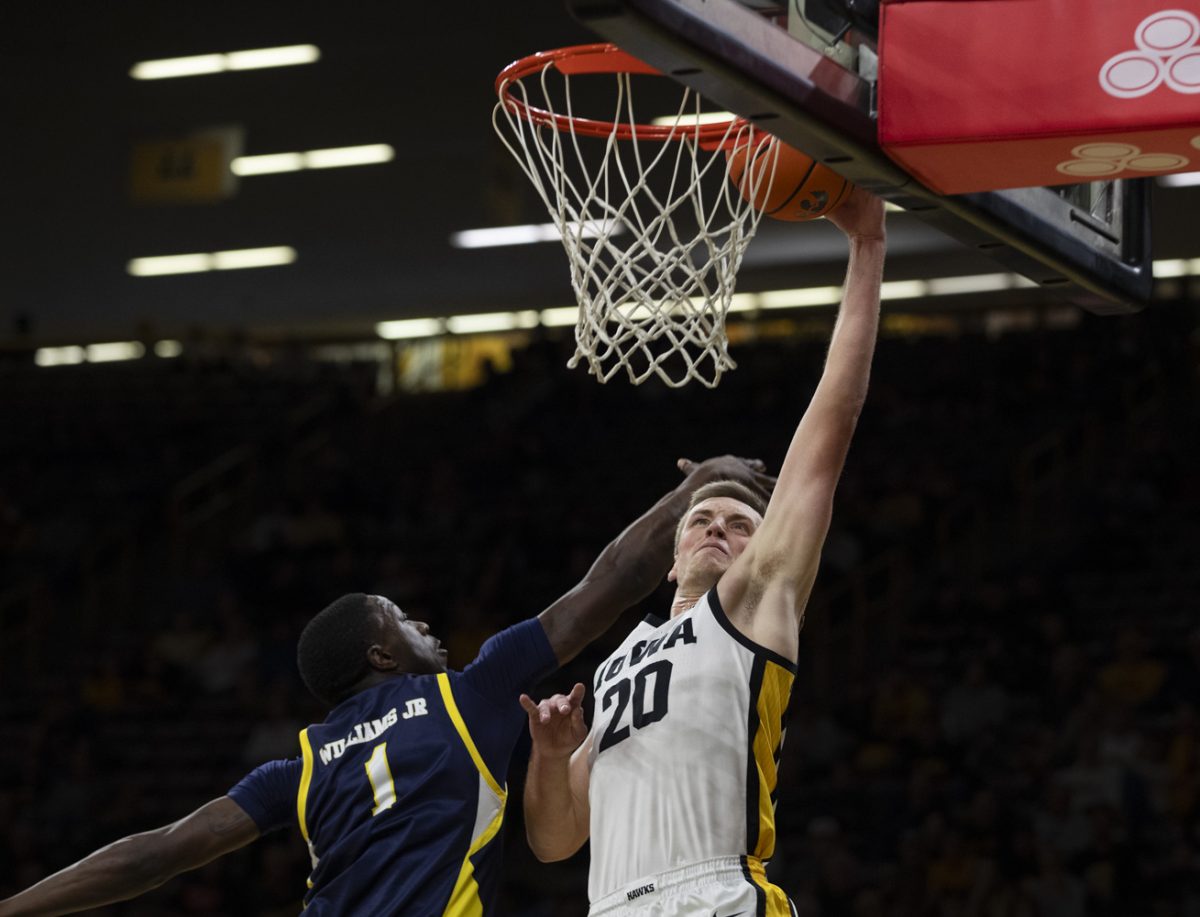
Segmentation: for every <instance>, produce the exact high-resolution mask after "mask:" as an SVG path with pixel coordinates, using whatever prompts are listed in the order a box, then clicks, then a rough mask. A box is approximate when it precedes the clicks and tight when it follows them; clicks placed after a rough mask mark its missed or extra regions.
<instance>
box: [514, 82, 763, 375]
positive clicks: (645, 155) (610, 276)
mask: <svg viewBox="0 0 1200 917" xmlns="http://www.w3.org/2000/svg"><path fill="white" fill-rule="evenodd" d="M587 79H588V80H589V81H591V82H593V83H594V82H595V81H597V80H615V82H616V97H617V98H616V105H615V115H614V117H613V118H612V119H611V120H612V130H611V131H610V132H609V133H608V134H607V135H606V136H603V137H596V136H593V135H584V134H583V133H582V132H577V131H576V129H575V125H576V116H575V114H574V112H573V107H572V106H573V103H572V95H571V93H572V86H571V77H570V76H569V75H566V74H564V73H561V72H559V71H558V70H557V69H556V68H555V67H554V66H553V65H552V64H547V65H546V66H545V67H544V68H542V69H541V71H540V73H538V74H537V75H535V76H530V77H526V78H525V79H517V80H514V81H512V82H511V83H505V84H504V86H505V87H506V88H507V91H508V93H509V94H510V95H511V98H512V99H513V100H516V101H517V102H519V103H521V104H520V105H517V104H513V102H512V101H509V102H507V103H506V102H505V101H504V92H503V91H502V92H501V102H500V103H499V104H498V105H497V106H496V109H495V111H494V113H493V119H492V120H493V124H494V125H495V128H496V132H497V133H498V134H499V135H500V139H501V140H502V141H503V142H504V144H505V146H507V147H508V149H509V151H510V152H511V153H512V154H513V156H514V157H515V158H516V160H517V162H518V163H519V164H520V166H521V168H522V170H523V171H524V172H525V174H526V175H527V176H528V177H529V179H530V181H531V182H532V183H533V186H534V188H535V189H536V190H537V193H538V194H539V196H540V197H541V199H542V201H543V202H544V203H545V205H546V209H547V210H548V211H549V213H550V217H551V219H552V220H553V221H554V224H555V225H556V227H557V228H558V230H559V232H560V234H561V235H562V240H563V245H564V247H565V248H566V251H567V256H568V258H569V259H570V264H571V285H572V287H573V288H574V290H575V296H576V299H577V301H578V303H579V317H578V321H577V323H576V326H575V343H576V349H575V355H574V356H573V357H572V358H571V360H570V362H569V363H568V365H569V366H572V367H574V366H578V365H579V363H580V362H582V361H586V363H587V366H588V371H589V372H590V373H592V374H594V375H595V376H596V377H597V378H598V379H599V380H600V381H601V382H607V381H608V380H610V379H611V378H612V377H613V376H614V375H616V374H617V373H619V372H620V371H621V370H624V371H625V372H626V373H627V374H628V376H629V379H630V381H631V382H632V383H633V384H635V385H638V384H640V383H642V382H644V381H645V380H646V379H648V378H650V377H651V376H657V377H659V378H660V379H662V381H664V382H665V383H666V384H667V385H669V386H671V387H673V388H677V387H679V386H682V385H684V384H686V383H687V382H689V381H690V380H692V379H696V380H698V381H700V382H701V383H703V384H704V385H706V386H708V387H709V388H712V387H715V386H716V385H717V383H718V382H719V381H720V378H721V374H722V373H724V372H725V371H727V370H730V369H734V368H735V366H736V364H735V363H734V361H733V359H732V358H731V357H730V355H729V342H728V338H727V336H726V330H725V322H726V318H727V316H728V314H729V311H730V307H731V305H732V303H733V294H734V283H735V277H736V275H737V271H738V268H739V266H740V265H741V262H742V256H743V254H744V253H745V250H746V246H747V245H748V244H749V242H750V239H751V238H752V237H753V236H754V233H755V230H756V229H757V228H758V221H759V220H760V219H761V216H762V215H761V213H759V212H758V211H756V210H755V209H754V208H753V207H752V206H751V205H750V204H749V203H748V202H747V201H748V200H756V199H760V198H759V193H760V190H761V191H762V192H763V193H764V194H765V193H767V192H768V190H769V186H770V181H771V179H772V176H773V172H774V163H773V161H772V162H763V163H760V164H759V166H756V167H755V168H750V169H746V170H745V172H744V174H743V175H741V176H740V181H741V185H742V191H743V192H744V193H739V189H738V187H736V186H735V185H734V184H733V183H732V182H730V181H728V180H727V179H728V174H729V163H728V160H727V157H726V155H725V153H724V150H725V149H736V148H739V147H741V146H742V145H744V144H745V145H749V149H751V150H754V149H757V148H758V143H759V142H760V140H762V139H765V137H766V135H765V134H764V133H762V132H761V131H756V130H755V129H754V128H753V127H752V126H751V125H750V124H748V123H747V122H745V121H741V120H736V121H732V122H731V123H730V124H728V126H727V127H725V128H724V135H723V136H722V135H721V134H720V133H719V132H718V133H717V134H716V136H717V137H718V138H719V140H718V141H713V140H712V139H711V138H712V137H713V128H712V127H711V126H709V127H708V128H707V130H706V131H705V132H704V133H703V134H702V133H701V130H700V128H699V126H698V125H699V124H700V123H701V120H702V119H701V117H700V112H701V99H700V97H699V96H698V95H696V94H695V93H694V92H692V91H691V90H683V99H682V101H681V102H680V103H679V106H678V109H677V110H676V111H675V113H674V116H673V117H674V123H675V131H674V139H669V140H665V141H664V140H661V139H658V140H646V139H644V135H645V134H646V133H649V131H647V129H646V128H644V127H640V126H639V122H638V120H637V118H636V117H635V114H634V106H633V80H632V78H631V75H630V74H628V73H616V74H607V75H605V76H597V75H588V77H587ZM662 82H665V81H662ZM528 84H533V86H530V85H528ZM535 93H536V95H535ZM556 99H561V100H562V101H561V103H560V104H556V101H555V100H556ZM531 109H532V110H534V112H535V115H542V114H548V117H546V118H541V117H537V118H533V119H531V118H530V117H529V111H530V110H531ZM562 115H565V116H566V117H565V118H563V117H561V116H562ZM554 119H557V121H558V124H559V125H560V126H562V129H560V127H557V126H556V125H555V120H554ZM589 123H592V124H595V122H589ZM622 132H623V136H624V137H625V138H627V139H621V135H622ZM771 149H772V151H773V152H772V153H770V154H768V155H767V156H765V157H762V158H763V159H771V158H772V157H773V156H774V155H775V152H774V151H776V147H775V146H774V145H772V147H771ZM760 186H763V187H760Z"/></svg>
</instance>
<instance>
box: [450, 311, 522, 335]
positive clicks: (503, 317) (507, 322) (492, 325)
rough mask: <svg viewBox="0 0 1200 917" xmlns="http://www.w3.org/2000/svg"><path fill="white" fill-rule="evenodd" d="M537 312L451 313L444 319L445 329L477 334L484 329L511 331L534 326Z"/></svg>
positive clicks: (456, 332)
mask: <svg viewBox="0 0 1200 917" xmlns="http://www.w3.org/2000/svg"><path fill="white" fill-rule="evenodd" d="M537 323H538V314H537V313H536V312H534V311H532V310H529V311H525V312H482V313H479V314H476V315H452V316H450V318H448V319H446V329H447V330H448V331H451V332H453V333H454V334H478V333H480V332H484V331H512V330H513V329H514V328H534V327H536V326H537Z"/></svg>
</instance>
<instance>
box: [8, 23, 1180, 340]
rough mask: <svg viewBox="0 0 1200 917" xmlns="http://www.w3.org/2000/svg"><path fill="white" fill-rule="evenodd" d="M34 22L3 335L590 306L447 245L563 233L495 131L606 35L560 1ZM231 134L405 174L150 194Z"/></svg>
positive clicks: (525, 250) (368, 169)
mask: <svg viewBox="0 0 1200 917" xmlns="http://www.w3.org/2000/svg"><path fill="white" fill-rule="evenodd" d="M14 6H15V5H8V6H7V7H6V8H5V10H4V12H0V52H2V58H0V100H2V102H0V104H2V105H3V107H4V115H5V117H4V123H5V125H6V127H7V132H6V133H7V140H8V142H7V143H5V144H4V153H3V161H4V178H5V181H4V182H3V185H2V186H0V208H2V209H0V225H3V227H4V237H5V242H4V246H3V252H4V254H3V258H2V260H0V343H3V344H5V345H7V346H10V347H11V346H18V347H19V346H28V345H30V344H35V343H36V344H43V343H74V342H87V341H97V340H111V339H114V338H126V337H130V336H133V335H135V334H137V335H144V336H150V337H154V336H180V335H183V334H186V333H187V332H188V331H189V329H193V328H210V329H218V330H221V331H228V330H244V331H247V332H249V333H251V334H254V333H261V334H272V335H276V334H281V333H294V334H297V335H304V336H322V337H337V336H347V337H361V336H364V335H369V334H370V333H371V329H372V328H373V325H374V323H375V322H376V321H379V320H384V319H398V318H406V317H420V316H429V315H447V314H455V313H472V312H487V311H494V310H507V309H526V308H546V307H553V306H563V305H569V304H570V303H571V301H572V300H571V293H570V287H569V280H568V275H567V269H566V262H565V259H564V257H563V253H562V251H561V248H560V247H559V246H557V245H553V244H539V245H528V246H510V247H504V248H491V249H476V250H462V249H456V248H454V247H452V246H451V245H450V244H449V238H450V236H451V234H452V233H454V232H456V231H459V230H463V229H471V228H480V227H488V226H495V225H503V224H508V223H514V222H517V223H520V222H544V221H545V213H544V211H542V210H540V209H539V208H540V204H539V203H538V202H537V200H536V198H535V197H534V196H533V195H532V193H531V192H530V191H529V190H528V189H527V188H526V186H525V179H524V177H523V176H521V175H520V173H519V172H517V170H516V169H515V167H514V165H513V164H512V163H511V162H510V160H509V158H508V153H507V152H506V151H505V150H504V149H503V147H502V146H501V145H500V143H499V141H498V140H497V138H496V137H495V135H494V134H493V132H492V128H491V121H490V118H491V109H492V104H493V95H492V82H493V79H494V77H495V74H496V73H497V71H498V70H499V69H500V68H501V67H502V66H503V65H505V64H506V63H508V62H509V61H511V60H513V59H515V58H517V57H520V56H523V55H525V54H527V53H529V52H531V51H534V50H541V49H546V48H551V47H557V46H561V45H564V44H572V43H579V42H586V41H591V40H594V36H593V35H591V33H589V32H588V31H587V30H585V29H584V28H583V27H582V26H580V25H579V24H577V23H575V22H574V21H573V20H571V19H570V18H569V16H568V15H567V14H566V12H565V10H564V9H563V8H562V6H561V5H560V4H558V3H556V2H528V0H523V2H519V3H516V4H477V5H466V6H463V5H459V6H453V5H452V6H450V7H440V6H434V5H431V6H428V7H426V6H424V5H421V6H413V5H411V4H395V3H392V4H354V5H350V6H344V7H338V6H336V5H335V6H330V5H327V4H326V5H322V6H321V7H320V8H319V9H318V8H317V7H316V6H315V5H314V6H309V7H306V8H303V9H302V8H300V7H297V6H288V7H283V6H279V5H275V4H271V5H269V6H268V5H267V4H261V3H257V4H236V5H235V4H226V5H222V4H201V5H198V6H187V7H181V6H179V5H177V4H166V3H162V2H157V3H151V2H147V0H136V2H128V3H122V4H87V5H83V4H75V5H71V8H72V9H74V12H73V13H71V14H70V15H68V14H67V12H65V11H64V10H65V9H66V8H59V7H53V8H48V7H43V9H44V10H45V12H42V13H34V12H31V11H30V10H29V9H22V10H16V9H14ZM292 44H313V45H316V46H318V47H319V48H320V53H321V57H320V60H319V62H317V63H315V64H311V65H305V66H292V67H284V68H279V69H261V70H246V71H240V72H226V73H218V74H213V75H205V76H195V77H189V78H182V79H163V80H150V81H139V80H134V79H132V78H131V77H130V75H129V71H130V67H131V65H133V64H134V63H135V62H137V61H142V60H150V59H160V58H169V57H176V56H184V55H194V54H204V53H212V52H227V51H236V50H241V49H250V48H262V47H272V46H280V45H292ZM213 128H233V129H234V130H235V132H240V135H241V137H242V142H243V145H244V146H243V152H244V153H245V154H247V155H251V154H267V153H278V152H284V151H306V150H314V149H325V148H330V147H344V146H351V145H359V144H381V143H382V144H389V145H391V146H392V147H393V148H394V149H395V158H394V159H393V160H392V161H390V162H387V163H385V164H380V165H370V166H361V167H355V168H339V169H321V170H307V171H301V172H292V173H283V174H272V175H259V176H254V177H247V178H243V179H241V180H240V181H239V183H238V187H237V189H236V193H235V194H234V195H233V196H231V197H229V198H228V199H225V200H221V201H219V202H210V203H191V204H161V203H160V204H151V203H135V202H134V201H133V200H132V199H131V192H130V181H131V178H130V176H131V168H132V166H131V162H132V156H133V151H134V150H135V149H136V148H138V147H139V145H144V144H147V143H154V142H157V141H163V140H171V139H173V138H175V139H178V138H186V137H189V136H194V135H196V134H197V133H198V132H203V131H206V130H210V129H213ZM1155 207H1156V216H1155V231H1156V257H1157V258H1180V257H1197V256H1200V239H1198V238H1197V235H1196V233H1195V232H1194V231H1191V228H1190V224H1191V223H1192V222H1193V221H1191V220H1188V216H1189V215H1192V214H1195V213H1196V212H1198V211H1200V188H1181V189H1163V188H1159V189H1156V201H1155ZM891 228H892V260H891V268H890V276H891V277H892V278H916V277H926V276H930V277H932V276H946V275H953V274H961V273H973V272H978V271H988V270H996V269H997V268H995V267H994V266H993V265H992V263H991V262H989V261H987V260H985V259H983V258H981V257H980V256H977V255H974V254H972V253H970V252H968V251H966V250H965V249H962V248H960V247H959V246H958V245H957V243H955V242H953V241H952V240H949V239H947V238H945V237H943V236H941V235H940V234H938V233H937V232H935V231H934V230H931V229H928V228H926V227H925V226H924V225H922V224H920V223H918V222H916V221H915V220H913V219H912V218H910V217H906V216H905V215H904V214H896V215H894V217H893V218H892V220H891ZM264 246H290V247H292V248H294V249H295V251H296V252H297V258H296V261H295V262H294V263H292V264H290V265H287V266H285V267H273V268H258V269H253V270H234V271H212V272H207V273H198V274H183V275H172V276H162V277H133V276H130V274H129V273H128V271H127V265H128V263H129V261H130V260H131V259H133V258H136V257H144V256H153V255H169V254H179V253H189V252H214V251H223V250H239V249H247V248H257V247H264ZM842 251H843V246H842V244H841V240H840V238H839V236H838V234H837V233H836V231H835V230H833V229H832V228H831V227H829V226H825V225H784V224H771V225H767V226H765V228H764V230H763V231H762V232H761V233H760V237H759V238H758V239H756V240H755V242H754V243H753V245H752V247H751V249H750V253H749V255H748V258H747V262H746V264H745V266H744V268H743V274H742V278H741V281H740V282H741V283H742V284H743V285H745V287H746V288H747V289H766V288H770V286H772V285H785V286H800V285H815V284H823V283H836V282H837V281H838V279H839V277H840V274H841V272H842V269H843V264H842V261H841V259H842ZM1036 292H1037V291H1035V293H1036ZM1039 295H1040V294H1039ZM961 305H962V304H961V303H960V304H959V306H960V307H961Z"/></svg>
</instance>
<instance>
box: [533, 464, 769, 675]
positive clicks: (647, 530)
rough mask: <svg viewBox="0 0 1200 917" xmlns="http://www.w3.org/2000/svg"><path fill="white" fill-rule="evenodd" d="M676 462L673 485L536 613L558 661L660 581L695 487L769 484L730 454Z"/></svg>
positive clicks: (757, 467)
mask: <svg viewBox="0 0 1200 917" xmlns="http://www.w3.org/2000/svg"><path fill="white" fill-rule="evenodd" d="M679 467H680V470H682V471H683V472H684V473H685V474H686V475H687V476H686V477H685V478H684V480H683V481H682V482H681V483H680V484H679V486H678V487H676V488H675V489H674V490H673V491H671V492H670V493H669V494H667V495H666V496H664V497H663V498H662V499H661V500H659V501H658V502H657V503H655V504H654V506H652V507H651V508H650V509H649V510H648V511H647V512H646V513H644V514H643V515H642V516H641V517H640V518H639V519H638V520H637V521H636V522H634V523H633V524H632V525H630V526H629V527H628V528H627V529H625V531H623V532H622V533H621V534H620V535H618V536H617V537H616V538H615V539H614V540H613V541H612V542H610V543H609V545H608V546H607V547H606V548H605V549H604V550H603V551H602V552H601V553H600V556H599V557H598V558H596V562H595V563H594V564H592V568H591V569H590V570H588V572H587V575H586V576H584V578H583V579H582V580H581V581H580V582H579V584H578V585H576V586H575V588H574V589H572V590H571V591H570V592H568V593H567V594H566V595H564V596H562V597H561V598H560V599H558V600H557V601H556V602H554V604H553V605H551V606H550V607H549V608H547V609H546V610H545V611H543V612H542V613H541V614H540V615H538V620H539V621H541V622H542V627H543V628H544V629H545V631H546V636H547V637H548V638H549V639H550V645H551V646H552V647H553V648H554V654H555V656H556V657H557V658H558V662H559V664H560V665H563V664H565V663H566V662H568V661H569V660H571V659H573V658H575V656H577V655H578V654H579V652H580V651H581V650H582V649H583V648H584V647H585V646H587V645H588V644H589V643H591V642H592V641H593V640H595V639H596V638H597V637H599V636H600V635H601V634H602V633H604V632H605V631H606V630H608V628H609V627H610V626H612V624H613V622H614V621H616V619H617V618H618V617H619V616H620V615H621V612H623V611H625V609H627V608H629V607H630V606H632V605H635V604H636V603H638V602H640V601H641V600H642V599H644V598H646V596H648V595H649V594H650V593H651V592H653V591H654V588H655V587H656V586H657V585H658V584H659V583H661V582H662V581H663V578H664V577H665V576H666V575H667V571H668V570H669V569H670V567H671V553H672V546H673V544H674V535H675V525H676V523H677V522H678V521H679V517H680V516H681V515H682V514H683V511H684V510H685V509H686V508H687V503H688V499H689V498H690V497H691V495H692V492H693V491H695V490H696V488H698V487H701V486H703V485H704V484H707V483H709V482H711V481H716V480H721V479H733V480H737V481H741V482H742V483H743V484H746V485H748V486H750V487H752V488H754V489H756V490H758V491H760V492H761V493H763V494H764V495H766V494H769V493H770V489H771V486H772V485H773V484H774V478H772V477H770V476H769V475H767V474H765V473H764V472H763V464H762V462H760V461H757V460H747V459H740V458H735V457H734V456H731V455H726V456H722V457H721V458H715V459H708V460H707V461H704V462H701V463H700V464H698V465H696V464H694V463H692V462H689V461H687V460H686V459H680V460H679Z"/></svg>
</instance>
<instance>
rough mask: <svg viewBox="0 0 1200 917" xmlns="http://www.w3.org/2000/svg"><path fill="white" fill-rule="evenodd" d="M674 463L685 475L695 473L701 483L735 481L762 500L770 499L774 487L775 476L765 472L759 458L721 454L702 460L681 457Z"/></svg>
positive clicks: (764, 466) (764, 467) (765, 469)
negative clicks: (694, 460) (696, 460)
mask: <svg viewBox="0 0 1200 917" xmlns="http://www.w3.org/2000/svg"><path fill="white" fill-rule="evenodd" d="M675 464H676V466H677V467H678V468H679V470H680V471H682V472H683V473H684V475H685V476H687V477H690V476H692V475H696V476H697V479H698V481H699V483H701V484H706V483H708V482H709V481H722V480H728V481H737V482H738V483H739V484H745V485H746V486H747V487H749V488H750V489H751V490H753V491H754V492H755V493H757V494H758V495H759V496H760V497H762V498H763V499H764V500H770V499H771V491H773V490H774V489H775V478H774V477H773V476H772V475H769V474H767V466H766V465H764V464H763V462H762V460H761V459H750V458H740V457H738V456H736V455H721V456H718V457H717V458H710V459H705V460H704V461H703V462H693V461H692V460H691V459H686V458H681V459H679V461H677V462H676V463H675Z"/></svg>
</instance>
